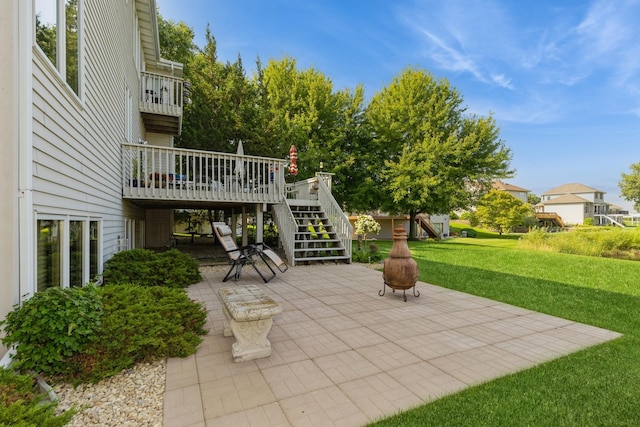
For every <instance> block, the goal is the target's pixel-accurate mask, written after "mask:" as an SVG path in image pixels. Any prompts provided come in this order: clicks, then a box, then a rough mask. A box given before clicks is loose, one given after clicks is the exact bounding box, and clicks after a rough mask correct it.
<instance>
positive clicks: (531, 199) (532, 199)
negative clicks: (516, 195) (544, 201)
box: [527, 193, 541, 206]
mask: <svg viewBox="0 0 640 427" xmlns="http://www.w3.org/2000/svg"><path fill="white" fill-rule="evenodd" d="M540 200H541V199H540V196H536V195H535V194H533V193H529V194H527V203H529V204H530V205H531V206H535V205H537V204H538V203H540Z"/></svg>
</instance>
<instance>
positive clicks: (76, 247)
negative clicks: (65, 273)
mask: <svg viewBox="0 0 640 427" xmlns="http://www.w3.org/2000/svg"><path fill="white" fill-rule="evenodd" d="M83 229H84V222H83V221H69V286H71V287H78V288H79V287H81V286H82V285H84V257H83V255H84V250H83V246H84V245H83V243H84V233H83V231H84V230H83Z"/></svg>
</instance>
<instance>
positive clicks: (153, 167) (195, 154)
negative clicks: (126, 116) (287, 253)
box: [122, 144, 285, 203]
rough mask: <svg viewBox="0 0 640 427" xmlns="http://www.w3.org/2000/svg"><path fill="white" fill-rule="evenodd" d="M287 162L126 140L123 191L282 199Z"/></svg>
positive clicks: (149, 195) (208, 198)
mask: <svg viewBox="0 0 640 427" xmlns="http://www.w3.org/2000/svg"><path fill="white" fill-rule="evenodd" d="M284 170H285V161H284V160H281V159H271V158H266V157H256V156H239V155H236V154H230V153H218V152H212V151H201V150H185V149H180V148H166V147H157V146H152V145H142V144H122V171H123V177H122V195H123V197H124V198H126V199H138V200H147V201H149V202H150V201H153V200H155V201H200V202H220V203H279V202H280V201H282V199H283V197H284V195H283V194H284V186H285V180H284Z"/></svg>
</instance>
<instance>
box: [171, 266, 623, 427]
mask: <svg viewBox="0 0 640 427" xmlns="http://www.w3.org/2000/svg"><path fill="white" fill-rule="evenodd" d="M223 277H224V272H212V273H208V274H206V276H205V280H204V281H203V282H201V283H199V284H196V285H192V286H191V287H190V288H189V294H190V296H191V297H192V298H193V299H196V300H198V301H203V302H205V303H206V305H207V308H208V310H209V314H208V316H207V323H206V325H205V328H207V329H208V330H209V335H207V336H205V337H204V342H203V343H202V344H201V345H200V346H199V347H198V351H197V353H196V354H195V355H192V356H190V357H187V358H184V359H181V358H171V359H169V360H168V362H167V379H166V386H165V399H164V426H165V427H195V426H214V425H215V426H225V425H229V426H261V427H263V426H360V425H364V424H367V423H368V422H371V421H374V420H376V419H378V418H381V417H385V416H389V415H392V414H394V413H396V412H398V411H402V410H407V409H410V408H412V407H415V406H416V405H420V404H422V403H425V402H428V401H431V400H434V399H437V398H440V397H442V396H445V395H447V394H451V393H455V392H457V391H460V390H462V389H463V388H465V387H468V386H471V385H475V384H479V383H482V382H485V381H489V380H492V379H494V378H497V377H500V376H503V375H507V374H510V373H513V372H517V371H520V370H523V369H527V368H530V367H532V366H535V365H536V364H539V363H543V362H546V361H549V360H552V359H555V358H557V357H560V356H564V355H566V354H569V353H571V352H575V351H578V350H580V349H583V348H586V347H589V346H593V345H596V344H600V343H603V342H606V341H609V340H612V339H615V338H617V337H619V336H620V334H618V333H616V332H612V331H607V330H604V329H601V328H597V327H593V326H588V325H583V324H579V323H576V322H572V321H569V320H565V319H560V318H557V317H553V316H549V315H546V314H542V313H536V312H533V311H530V310H526V309H523V308H519V307H514V306H510V305H508V304H503V303H500V302H496V301H492V300H489V299H486V298H480V297H475V296H472V295H469V294H464V293H462V292H458V291H454V290H449V289H445V288H441V287H437V286H433V285H430V284H426V283H422V282H418V284H417V289H418V290H419V291H420V297H418V298H415V297H414V296H413V295H411V294H409V295H408V299H407V302H404V301H403V299H402V293H392V292H387V293H386V295H384V296H383V297H380V296H378V290H380V289H381V288H382V273H381V272H380V271H376V270H372V269H367V268H364V267H361V266H357V265H342V264H339V265H325V266H303V267H292V268H290V269H289V270H288V271H287V272H286V273H283V274H280V273H279V274H278V275H277V276H276V277H275V278H274V279H273V280H271V281H270V282H269V283H268V284H264V283H263V282H262V280H261V279H260V277H259V276H258V275H257V274H255V273H254V272H252V271H250V270H249V269H247V270H245V271H243V275H242V279H241V280H240V281H239V282H238V283H237V285H238V286H244V285H257V286H259V287H260V288H261V289H262V290H263V291H264V292H265V293H266V294H267V295H269V296H270V297H271V298H273V299H274V300H275V301H276V302H277V303H278V304H280V305H281V306H282V308H283V310H284V311H283V313H282V314H281V315H279V316H277V317H275V318H274V323H273V328H272V330H271V333H270V335H269V339H270V341H271V344H272V355H271V356H270V357H268V358H262V359H256V360H252V361H248V362H240V363H234V362H233V358H232V356H231V345H232V343H233V342H234V338H233V337H229V338H224V337H223V336H222V327H223V319H224V316H223V313H222V307H221V306H220V302H219V301H218V298H217V297H216V292H217V290H218V289H219V288H221V287H222V286H223V283H222V278H223ZM224 285H225V286H229V283H226V284H224Z"/></svg>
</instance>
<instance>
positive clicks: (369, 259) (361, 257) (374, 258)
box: [351, 243, 382, 264]
mask: <svg viewBox="0 0 640 427" xmlns="http://www.w3.org/2000/svg"><path fill="white" fill-rule="evenodd" d="M381 259H382V254H381V253H380V248H378V245H376V244H375V243H370V244H369V250H368V251H361V250H355V251H353V253H352V254H351V261H353V262H361V263H365V264H366V263H368V264H371V263H376V262H380V260H381Z"/></svg>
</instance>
